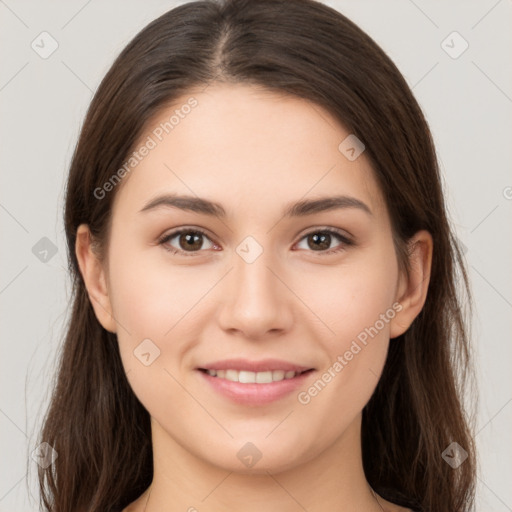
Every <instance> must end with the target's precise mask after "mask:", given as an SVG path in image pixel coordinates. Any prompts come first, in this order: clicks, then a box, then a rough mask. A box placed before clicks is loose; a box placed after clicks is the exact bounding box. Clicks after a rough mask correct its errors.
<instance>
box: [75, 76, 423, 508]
mask: <svg viewBox="0 0 512 512" xmlns="http://www.w3.org/2000/svg"><path fill="white" fill-rule="evenodd" d="M190 96H194V98H196V99H197V101H198V105H197V106H196V107H195V108H194V109H192V111H191V112H190V113H189V114H188V115H187V116H186V117H184V119H181V120H180V123H179V125H177V126H175V128H174V129H173V131H172V132H170V133H169V134H168V135H167V136H165V137H164V138H163V140H162V141H161V142H159V143H158V145H157V147H155V148H154V149H152V150H151V151H150V152H149V154H148V155H147V156H146V157H145V158H144V159H143V160H142V161H141V162H140V163H139V164H138V165H137V166H136V168H135V169H133V170H132V171H131V173H130V174H129V175H127V176H126V177H125V178H124V179H123V182H122V183H121V185H120V188H119V190H117V191H116V197H115V201H114V205H113V211H112V229H111V233H110V237H109V240H108V246H107V251H106V256H105V258H104V259H103V261H102V260H100V259H99V258H98V257H97V255H96V253H95V252H94V250H93V249H92V247H91V243H90V242H91V239H90V234H89V231H88V228H87V226H86V225H82V226H80V227H79V229H78V232H77V234H78V237H77V245H76V253H77V256H78V259H79V264H80V270H81V273H82V275H83V276H84V280H85V282H86V287H87V290H88V293H89V297H90V299H91V302H92V305H93V307H94V310H95V313H96V316H97V318H98V320H99V322H100V323H101V324H102V325H103V327H104V328H105V329H107V330H109V331H111V332H115V333H117V336H118V340H119V347H120V353H121V357H122V362H123V365H124V367H125V370H126V372H127V378H128V380H129V383H130V385H131V387H132V389H133V391H134V393H135V394H136V395H137V397H138V398H139V400H140V401H141V402H142V404H143V405H144V406H145V408H146V409H147V410H148V411H149V414H150V415H151V428H152V442H153V453H154V480H153V483H152V486H151V487H150V490H151V495H150V500H149V503H148V504H147V509H146V510H147V512H154V511H159V510H165V511H178V510H180V511H185V510H190V511H192V510H195V509H197V510H198V511H200V512H203V511H220V510H222V511H239V510H244V511H245V512H252V511H255V512H256V511H258V512H259V511H261V510H266V511H280V512H292V511H293V512H295V511H303V510H304V509H305V510H307V511H308V512H316V511H320V510H322V511H324V510H336V511H338V510H340V511H354V510H365V511H370V512H371V511H376V512H377V511H380V510H382V508H381V506H380V505H379V504H378V503H377V502H376V500H375V498H374V496H373V495H372V494H371V491H370V488H369V485H368V483H367V481H366V478H365V475H364V471H363V467H362V458H361V449H360V431H361V415H362V409H363V408H364V406H365V404H366V403H367V402H368V400H369V399H370V397H371V395H372V393H373V391H374V389H375V387H376V385H377V383H378V379H379V378H380V375H381V372H382V369H383V366H384V363H385V359H386V355H387V350H388V346H389V343H390V342H391V343H393V342H397V343H398V342H399V341H394V340H393V338H395V337H397V336H399V335H400V334H402V333H403V332H405V331H406V330H407V329H408V328H409V326H410V325H411V323H412V321H413V320H414V318H415V317H416V316H417V315H418V313H419V312H420V311H421V308H422V307H423V304H424V302H425V298H426V294H427V287H428V281H429V272H430V266H431V258H432V238H431V236H430V234H429V233H428V232H426V231H420V232H418V233H417V234H416V235H415V237H414V238H413V240H412V242H413V243H412V245H411V248H412V250H411V256H410V258H411V260H410V261H411V269H412V270H411V273H410V276H409V277H408V278H407V277H406V275H405V274H404V273H402V272H400V270H399V266H398V261H397V257H396V252H395V248H394V246H393V241H392V235H391V233H392V232H391V224H390V219H389V215H388V212H387V209H386V206H385V202H384V198H383V196H382V194H381V191H380V190H379V187H378V186H377V182H376V181H375V178H374V176H373V171H372V169H371V166H370V164H369V161H368V160H367V159H366V156H365V154H364V152H363V153H362V154H361V156H359V157H358V158H357V159H356V160H354V161H349V160H348V159H347V158H346V157H345V156H344V155H343V154H342V153H341V152H340V151H339V150H338V145H339V144H340V142H341V141H342V140H343V139H345V137H347V135H349V132H348V131H347V130H346V129H345V128H344V127H343V126H341V125H340V124H339V123H338V122H337V121H336V120H335V119H334V118H333V117H332V116H331V115H330V114H329V113H328V112H326V111H325V110H323V109H321V108H320V107H319V106H317V105H314V104H312V103H310V102H308V101H306V100H303V99H300V98H296V97H293V96H286V95H281V94H276V93H275V92H269V91H265V90H264V89H262V88H259V87H255V86H248V85H239V84H238V85H233V84H230V85H228V84H212V85H210V86H209V87H208V88H207V89H206V90H205V91H204V92H202V91H199V90H198V91H191V92H190V94H188V95H185V96H183V98H181V99H180V100H179V101H177V102H176V104H175V105H173V106H172V107H171V108H168V109H166V110H165V111H162V112H161V113H160V114H159V116H158V117H157V118H155V120H154V123H152V125H151V127H149V128H148V131H147V133H145V134H144V135H143V136H142V137H141V138H140V140H141V143H142V142H143V141H145V140H146V138H147V135H148V134H151V129H153V127H154V126H157V125H158V124H159V123H160V122H161V121H163V120H166V119H168V118H169V116H170V115H171V114H172V112H173V110H174V109H175V108H179V107H180V105H183V104H185V103H186V101H187V99H188V98H189V97H190ZM164 192H166V193H167V192H168V193H177V194H188V195H193V196H199V197H202V198H207V199H209V200H213V201H216V202H218V203H220V204H222V205H223V207H224V208H225V210H226V212H227V217H226V219H223V220H220V219H217V218H214V217H210V216H207V215H204V214H199V213H196V212H190V211H183V210H180V209H177V208H170V207H169V208H168V207H161V208H156V209H154V210H151V211H147V212H142V213H141V212H140V210H141V209H142V208H143V207H144V206H145V205H146V204H147V203H148V201H150V200H152V199H154V198H155V197H156V196H157V195H159V194H162V193H164ZM335 194H339V195H341V194H343V195H348V196H352V197H355V198H357V199H359V200H360V201H363V202H364V203H365V204H366V205H367V206H368V207H369V209H370V210H371V215H369V214H367V213H365V212H364V211H363V210H362V209H358V208H342V209H335V210H330V211H323V212H318V213H314V214H311V215H308V216H304V217H295V218H284V217H283V213H282V211H283V208H284V207H285V205H287V204H289V203H292V202H295V201H299V200H301V199H318V198H319V197H323V196H332V195H335ZM180 227H188V228H195V229H198V228H200V229H202V230H204V231H206V232H207V236H206V237H204V238H202V239H201V238H200V241H201V240H202V241H203V245H202V246H201V245H200V241H199V243H198V246H200V248H199V249H195V252H194V250H193V251H191V250H190V249H189V251H188V254H189V255H188V256H187V255H179V254H172V252H170V251H168V250H166V248H165V246H163V245H159V243H158V240H159V238H160V237H161V236H162V235H164V234H167V233H170V232H171V231H172V230H174V229H176V228H180ZM326 227H331V228H338V229H339V230H342V231H343V233H345V234H347V235H350V237H351V239H352V240H353V241H354V245H345V244H344V243H343V242H341V241H340V240H339V239H338V238H336V236H332V237H331V239H330V241H329V240H328V241H327V242H326V243H327V249H325V248H320V249H318V248H316V246H315V244H314V242H312V241H311V237H308V236H306V235H308V234H310V233H319V232H320V233H322V229H325V228H326ZM247 236H252V237H253V238H254V239H255V240H256V241H257V242H258V243H259V244H260V246H261V248H262V249H263V252H262V254H261V255H260V256H259V257H258V258H257V259H256V260H255V261H254V262H252V263H247V262H246V261H245V260H244V259H243V258H242V257H240V256H239V255H238V254H237V252H236V249H237V247H238V246H239V244H240V243H241V242H242V241H243V240H244V239H245V237H247ZM329 244H330V245H329ZM167 247H168V248H169V247H173V248H175V249H181V250H182V251H186V250H187V247H186V246H185V245H184V244H183V243H182V244H181V245H180V237H179V236H176V237H174V238H173V239H172V241H169V242H167ZM323 247H325V246H323ZM340 247H341V249H342V250H340V251H339V252H337V253H332V254H327V255H326V254H325V252H326V250H329V249H331V248H340ZM215 248H217V250H215ZM190 254H192V255H191V256H190ZM394 303H399V304H400V306H401V310H400V312H397V313H396V314H395V315H394V318H392V319H390V320H389V321H388V322H387V323H385V325H384V327H383V328H382V329H381V330H380V331H379V332H378V334H377V335H376V336H375V337H373V338H371V339H370V341H369V342H368V344H367V345H366V346H365V347H364V348H363V349H362V350H361V351H360V352H359V353H358V354H357V355H356V356H354V357H353V359H352V360H351V361H349V362H348V364H347V365H346V366H345V367H344V368H343V370H342V371H341V372H339V373H337V374H336V376H335V377H334V378H332V380H331V381H330V382H329V383H328V384H327V385H326V386H325V387H324V388H323V389H322V390H321V392H320V393H318V394H317V395H316V396H315V397H313V398H312V399H311V401H310V402H309V403H307V404H301V403H300V402H299V401H298V399H297V393H296V392H292V393H291V394H289V395H287V396H285V397H284V398H281V399H279V400H277V401H275V402H273V403H270V404H266V405H259V406H248V405H240V404H236V403H233V402H232V401H230V400H229V399H227V398H226V397H224V396H222V395H220V394H218V393H217V392H216V391H214V390H213V389H211V387H210V386H209V385H208V383H206V382H205V380H204V378H203V377H202V375H201V374H200V373H199V372H198V371H197V370H196V368H197V367H198V366H200V365H201V364H205V363H207V362H213V361H216V360H219V359H226V358H231V357H244V358H246V359H250V360H261V359H264V358H278V359H283V360H286V361H291V362H293V363H296V364H301V365H304V366H307V367H312V368H315V372H313V373H312V374H310V375H309V377H308V380H307V385H305V386H302V387H301V388H300V389H301V390H304V389H307V388H308V386H310V385H311V384H313V383H314V382H315V381H316V380H317V379H318V378H319V377H320V376H321V375H322V373H323V372H324V371H325V370H327V369H328V368H329V367H332V365H333V363H334V362H335V361H336V360H337V357H338V355H340V354H344V353H345V352H346V351H347V350H348V349H349V347H350V345H351V343H352V341H353V340H354V339H356V337H357V335H358V334H359V333H361V331H363V330H364V328H365V327H369V326H373V325H375V323H376V321H377V320H378V319H379V315H381V314H385V313H386V311H389V310H390V309H393V308H392V305H393V304H394ZM147 338H149V339H150V340H152V342H153V343H154V344H156V345H157V346H158V348H159V349H160V356H159V357H158V358H156V359H155V360H154V361H153V362H152V363H151V364H150V365H149V366H145V365H144V364H142V363H141V362H140V361H139V359H137V358H136V357H135V356H134V353H133V352H134V350H135V349H136V348H137V346H138V345H139V344H140V343H141V342H142V340H144V339H147ZM390 340H391V341H390ZM247 442H251V443H253V444H254V445H255V446H256V447H257V449H258V450H259V451H260V452H261V454H262V457H261V459H260V460H259V461H258V462H257V463H256V464H255V465H254V466H253V467H252V468H247V467H246V466H245V465H244V464H243V463H242V462H241V461H240V460H239V458H238V457H237V452H238V451H239V450H240V449H241V447H242V446H244V445H245V444H246V443H247ZM147 498H148V492H147V491H146V492H145V493H144V494H143V495H142V496H141V497H140V498H139V499H138V500H136V501H135V502H133V503H132V504H131V505H130V506H129V507H128V508H126V509H125V512H138V511H142V510H144V507H145V505H146V501H147ZM379 501H380V504H381V505H382V507H383V508H384V509H385V510H387V511H399V510H405V509H403V508H401V507H399V506H397V505H394V504H392V503H390V502H387V501H386V500H384V499H383V498H379ZM190 507H195V508H190Z"/></svg>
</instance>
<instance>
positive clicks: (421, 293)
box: [390, 230, 434, 338]
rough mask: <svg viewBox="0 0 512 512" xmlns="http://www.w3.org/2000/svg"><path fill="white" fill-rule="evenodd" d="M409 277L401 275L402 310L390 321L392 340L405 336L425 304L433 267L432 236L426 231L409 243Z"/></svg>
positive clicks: (398, 296)
mask: <svg viewBox="0 0 512 512" xmlns="http://www.w3.org/2000/svg"><path fill="white" fill-rule="evenodd" d="M408 245H409V262H410V273H409V277H407V275H405V273H403V274H401V276H400V281H399V286H398V287H397V296H396V297H395V298H396V301H397V302H398V303H399V304H400V306H401V309H398V308H397V314H396V315H395V317H394V318H393V319H392V320H391V321H390V338H396V337H397V336H400V335H401V334H403V333H404V332H405V331H407V329H409V327H410V326H411V324H412V322H413V320H414V319H415V318H416V317H417V316H418V314H419V313H420V311H421V310H422V308H423V305H424V304H425V300H426V298H427V290H428V285H429V282H430V269H431V265H432V252H433V245H434V243H433V241H432V235H431V234H430V233H429V232H428V231H425V230H422V231H418V232H417V233H416V234H415V235H414V236H413V237H412V239H411V240H410V241H409V244H408Z"/></svg>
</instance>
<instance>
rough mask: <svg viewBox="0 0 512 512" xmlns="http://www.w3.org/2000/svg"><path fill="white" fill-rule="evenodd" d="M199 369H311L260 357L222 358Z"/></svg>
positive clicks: (255, 370) (252, 370) (253, 370)
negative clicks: (252, 359)
mask: <svg viewBox="0 0 512 512" xmlns="http://www.w3.org/2000/svg"><path fill="white" fill-rule="evenodd" d="M198 369H199V370H245V371H249V372H266V371H269V370H283V371H285V372H289V371H294V372H297V373H298V372H304V371H306V370H312V369H313V368H311V367H310V366H301V365H298V364H294V363H290V362H288V361H282V360H280V359H262V360H261V361H249V360H248V359H223V360H222V361H214V362H213V363H208V364H205V365H202V366H200V367H198Z"/></svg>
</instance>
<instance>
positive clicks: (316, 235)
mask: <svg viewBox="0 0 512 512" xmlns="http://www.w3.org/2000/svg"><path fill="white" fill-rule="evenodd" d="M333 238H337V239H338V240H340V241H341V244H339V245H338V246H337V247H334V248H332V246H331V243H332V242H333ZM302 240H305V242H306V244H307V247H306V249H312V251H313V252H320V253H321V255H322V256H326V255H329V254H334V253H337V252H340V251H343V250H345V249H346V247H347V246H351V245H354V242H353V241H352V240H350V239H349V238H348V237H347V236H345V235H344V234H343V233H342V232H341V231H338V230H336V229H333V228H328V229H327V228H326V229H321V230H318V229H317V230H316V231H310V232H309V233H307V234H306V235H305V236H304V237H303V238H302V239H301V242H302ZM299 243H300V242H299Z"/></svg>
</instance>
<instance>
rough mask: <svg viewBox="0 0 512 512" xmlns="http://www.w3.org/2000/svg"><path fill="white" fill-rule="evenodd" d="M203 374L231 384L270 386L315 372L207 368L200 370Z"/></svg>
mask: <svg viewBox="0 0 512 512" xmlns="http://www.w3.org/2000/svg"><path fill="white" fill-rule="evenodd" d="M199 370H200V371H202V372H203V373H207V374H208V375H210V376H211V377H217V378H219V379H225V380H229V381H231V382H240V383H241V384H270V383H272V382H279V381H282V380H289V379H293V378H295V377H298V376H300V375H303V374H305V373H309V372H312V371H313V368H310V369H309V370H304V371H301V372H296V371H293V370H290V371H284V370H267V371H264V372H250V371H247V370H234V369H228V370H213V369H206V368H199Z"/></svg>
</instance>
